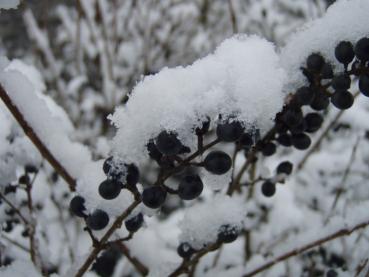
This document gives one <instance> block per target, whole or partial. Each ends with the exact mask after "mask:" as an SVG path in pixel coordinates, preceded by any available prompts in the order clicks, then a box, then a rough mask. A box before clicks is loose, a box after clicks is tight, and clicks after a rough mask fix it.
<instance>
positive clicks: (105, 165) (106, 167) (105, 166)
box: [103, 156, 113, 175]
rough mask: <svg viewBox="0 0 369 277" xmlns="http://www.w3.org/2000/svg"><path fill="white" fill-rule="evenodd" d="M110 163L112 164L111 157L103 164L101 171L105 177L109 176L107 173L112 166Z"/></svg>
mask: <svg viewBox="0 0 369 277" xmlns="http://www.w3.org/2000/svg"><path fill="white" fill-rule="evenodd" d="M112 162H113V156H110V157H109V158H107V159H106V160H105V161H104V163H103V171H104V173H105V175H108V174H109V171H110V169H111V166H112Z"/></svg>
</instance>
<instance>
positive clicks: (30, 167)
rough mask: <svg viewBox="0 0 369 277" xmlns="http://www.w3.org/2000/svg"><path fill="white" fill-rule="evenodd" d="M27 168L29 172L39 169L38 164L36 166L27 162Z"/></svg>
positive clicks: (35, 171)
mask: <svg viewBox="0 0 369 277" xmlns="http://www.w3.org/2000/svg"><path fill="white" fill-rule="evenodd" d="M25 170H26V172H27V173H37V172H38V169H37V167H36V166H34V165H33V164H27V165H26V166H25Z"/></svg>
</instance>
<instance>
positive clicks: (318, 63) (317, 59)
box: [306, 53, 324, 72]
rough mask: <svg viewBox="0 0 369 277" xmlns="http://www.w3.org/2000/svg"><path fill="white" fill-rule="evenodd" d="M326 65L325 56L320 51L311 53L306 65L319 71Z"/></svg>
mask: <svg viewBox="0 0 369 277" xmlns="http://www.w3.org/2000/svg"><path fill="white" fill-rule="evenodd" d="M323 65H324V58H323V57H322V55H320V54H318V53H313V54H311V55H310V56H309V57H308V58H307V60H306V67H307V68H308V69H309V70H311V71H315V72H319V71H320V70H321V69H322V67H323Z"/></svg>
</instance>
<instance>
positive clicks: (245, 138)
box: [238, 133, 254, 148]
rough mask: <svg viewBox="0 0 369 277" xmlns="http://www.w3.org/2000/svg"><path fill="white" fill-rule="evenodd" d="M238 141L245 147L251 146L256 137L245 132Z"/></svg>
mask: <svg viewBox="0 0 369 277" xmlns="http://www.w3.org/2000/svg"><path fill="white" fill-rule="evenodd" d="M238 143H239V145H240V146H241V147H243V148H250V147H251V146H252V145H253V144H254V138H253V136H252V135H251V134H249V133H244V134H242V136H241V137H240V139H239V140H238Z"/></svg>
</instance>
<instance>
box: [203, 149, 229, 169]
mask: <svg viewBox="0 0 369 277" xmlns="http://www.w3.org/2000/svg"><path fill="white" fill-rule="evenodd" d="M231 166H232V160H231V157H229V156H228V155H227V154H226V153H224V152H222V151H212V152H210V153H209V154H208V155H207V156H206V158H205V160H204V167H205V169H206V170H207V171H209V172H211V173H213V174H217V175H221V174H224V173H226V172H227V171H228V170H229V169H230V168H231Z"/></svg>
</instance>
